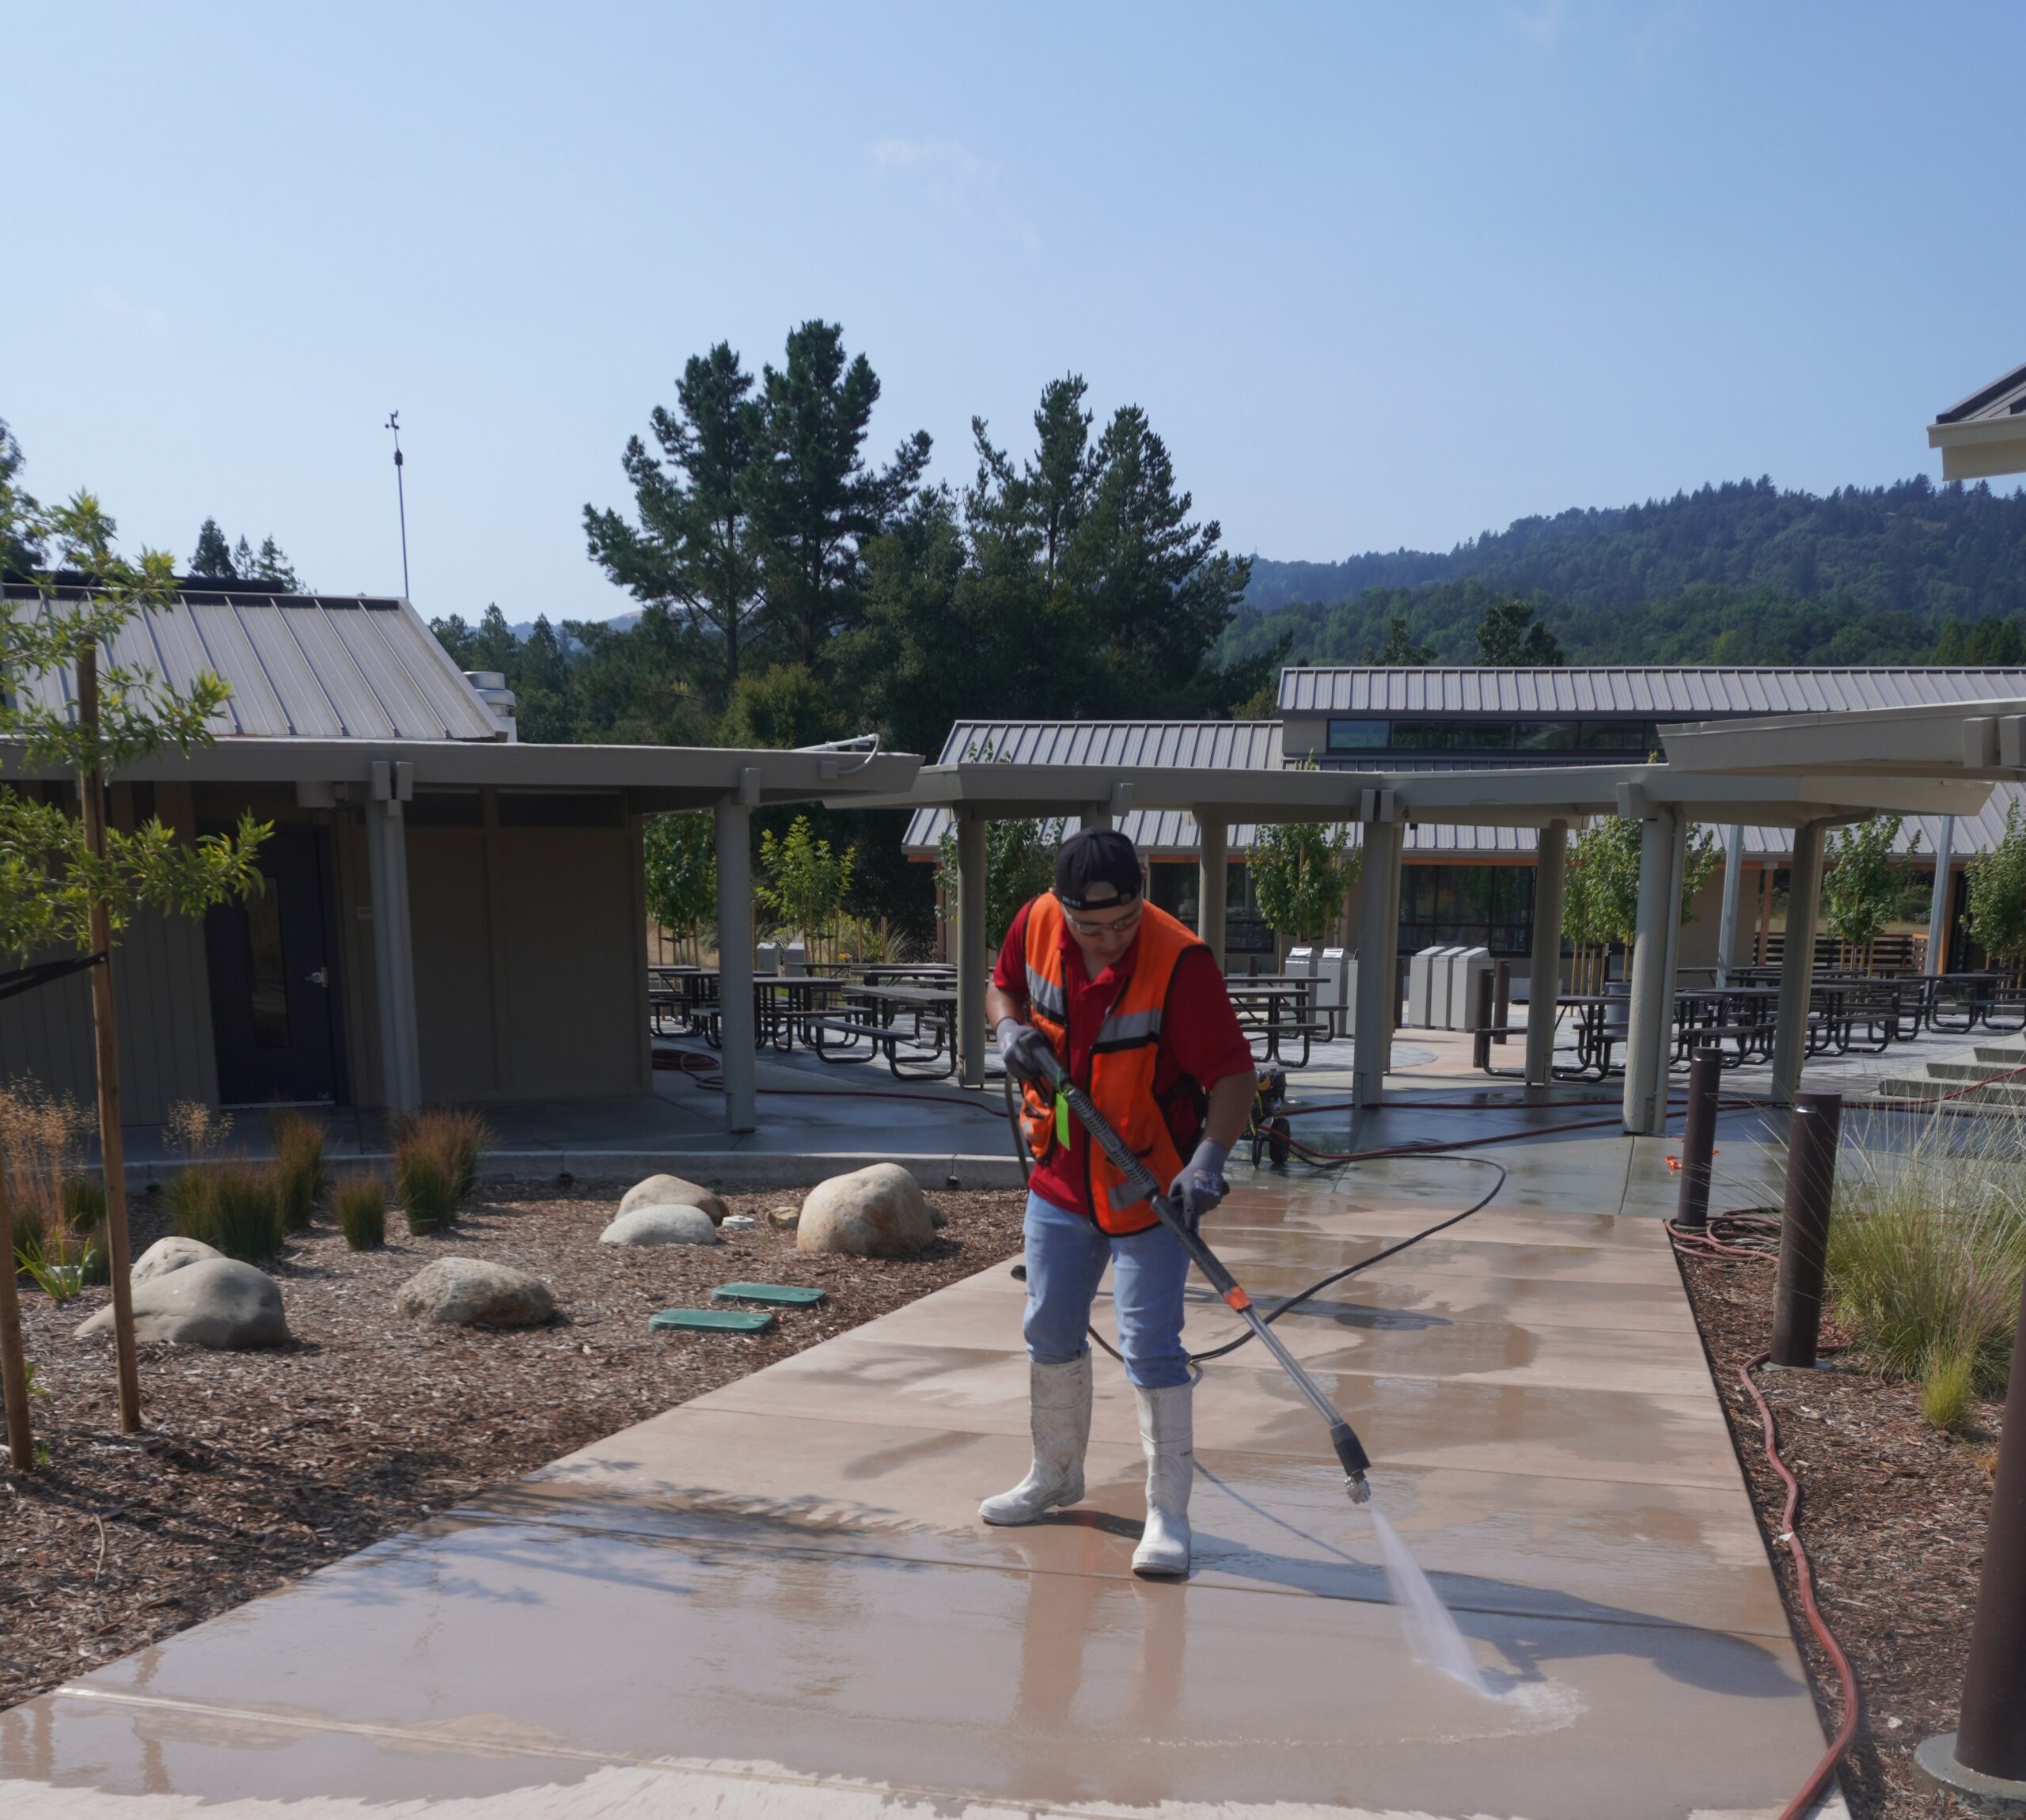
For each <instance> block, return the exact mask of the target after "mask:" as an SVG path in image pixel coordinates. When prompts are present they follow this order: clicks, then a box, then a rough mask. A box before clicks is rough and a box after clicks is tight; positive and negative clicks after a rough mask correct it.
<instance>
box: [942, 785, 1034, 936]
mask: <svg viewBox="0 0 2026 1820" xmlns="http://www.w3.org/2000/svg"><path fill="white" fill-rule="evenodd" d="M1061 845H1062V824H1061V822H1060V821H1057V820H1054V819H1053V818H1051V819H1050V820H1049V821H1035V820H1033V819H1031V818H1030V819H1027V820H1024V821H988V822H987V823H986V824H985V948H986V951H987V952H988V954H996V953H997V952H998V950H999V947H1000V943H1002V942H1004V941H1005V939H1006V931H1007V930H1008V929H1010V928H1011V927H1013V919H1014V918H1015V916H1018V915H1019V911H1020V906H1021V905H1022V904H1025V903H1027V902H1028V901H1030V900H1031V899H1034V898H1036V897H1040V896H1041V893H1043V892H1044V891H1045V890H1047V889H1049V887H1050V886H1052V885H1053V884H1054V883H1055V856H1056V854H1057V851H1058V850H1059V849H1060V847H1061ZM936 853H937V859H936V866H935V884H936V897H937V901H938V902H939V904H940V906H941V908H942V915H943V919H944V920H945V921H946V922H950V923H954V922H956V921H957V920H958V916H959V909H958V906H959V904H961V902H962V893H960V892H959V891H958V874H957V833H956V830H955V829H954V828H946V829H944V831H943V838H942V840H941V841H940V842H939V844H938V845H937V848H936Z"/></svg>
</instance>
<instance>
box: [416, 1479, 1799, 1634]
mask: <svg viewBox="0 0 2026 1820" xmlns="http://www.w3.org/2000/svg"><path fill="white" fill-rule="evenodd" d="M444 1515H446V1517H447V1518H450V1519H452V1520H453V1521H455V1522H458V1523H460V1524H462V1525H464V1526H467V1527H469V1528H474V1529H475V1528H478V1527H480V1526H489V1527H491V1528H494V1529H543V1530H554V1531H555V1532H556V1533H557V1534H560V1535H566V1536H567V1535H582V1534H590V1535H600V1536H617V1537H624V1538H627V1539H628V1540H632V1541H651V1542H657V1543H662V1544H665V1545H669V1546H671V1547H674V1548H678V1549H683V1550H684V1551H685V1552H686V1553H689V1554H691V1555H693V1556H699V1557H701V1556H705V1555H707V1554H708V1553H714V1552H716V1553H728V1554H736V1553H738V1552H739V1551H740V1550H741V1549H748V1550H751V1551H753V1552H754V1553H761V1554H776V1555H783V1556H789V1557H791V1558H793V1559H795V1560H812V1561H822V1560H833V1559H834V1558H835V1557H836V1556H839V1555H849V1556H852V1558H853V1559H854V1560H869V1561H885V1562H887V1563H888V1564H890V1565H893V1566H895V1567H911V1568H912V1567H923V1566H931V1567H934V1568H938V1569H941V1568H955V1569H957V1570H958V1571H959V1572H982V1573H992V1574H1000V1575H1005V1576H1007V1577H1008V1578H1011V1579H1033V1578H1034V1576H1035V1575H1052V1576H1053V1577H1055V1578H1057V1579H1072V1580H1077V1579H1100V1580H1114V1581H1117V1582H1120V1583H1125V1584H1130V1583H1133V1580H1134V1576H1133V1575H1132V1574H1131V1573H1130V1572H1125V1571H1120V1572H1110V1571H1107V1570H1106V1569H1105V1568H1051V1567H1030V1566H1027V1565H1025V1564H1017V1565H1016V1564H1014V1563H1012V1562H1010V1561H966V1560H951V1559H949V1558H948V1557H947V1556H941V1555H938V1556H933V1557H929V1556H922V1555H905V1554H897V1553H893V1551H891V1550H890V1549H865V1548H851V1547H844V1546H840V1547H837V1548H821V1547H818V1546H817V1545H814V1543H804V1544H802V1545H797V1544H795V1543H794V1542H782V1541H757V1540H751V1541H749V1540H746V1539H744V1538H738V1539H734V1538H730V1537H726V1538H722V1539H719V1540H715V1541H713V1540H711V1539H708V1538H703V1537H699V1536H684V1535H677V1534H672V1533H670V1531H668V1530H636V1529H629V1528H628V1527H626V1526H624V1525H621V1524H611V1523H594V1522H582V1523H570V1522H562V1521H560V1519H556V1518H554V1517H543V1516H537V1515H518V1514H517V1515H496V1514H495V1513H494V1512H492V1511H485V1510H478V1509H473V1508H470V1507H465V1506H462V1505H461V1506H459V1507H457V1509H455V1510H453V1511H446V1512H445V1513H444ZM411 1534H419V1532H411ZM1203 1539H1204V1538H1202V1537H1201V1534H1200V1532H1199V1536H1198V1541H1199V1542H1200V1541H1201V1540H1203ZM1317 1565H1318V1566H1321V1567H1326V1566H1328V1565H1330V1563H1328V1562H1318V1563H1317ZM1344 1565H1345V1566H1356V1567H1358V1568H1364V1569H1365V1570H1366V1571H1367V1572H1371V1573H1373V1574H1381V1575H1383V1572H1384V1571H1385V1570H1384V1568H1383V1565H1382V1564H1379V1562H1377V1561H1373V1562H1370V1563H1367V1562H1364V1561H1358V1560H1349V1561H1345V1563H1344ZM1230 1571H1231V1570H1229V1569H1227V1568H1223V1567H1222V1566H1221V1565H1220V1563H1219V1562H1218V1561H1217V1560H1216V1559H1214V1558H1212V1559H1209V1560H1199V1561H1198V1562H1197V1567H1196V1572H1197V1575H1201V1574H1204V1573H1217V1572H1230ZM1445 1571H1446V1570H1444V1569H1443V1568H1436V1570H1435V1572H1436V1574H1437V1575H1440V1574H1442V1573H1444V1572H1445ZM1185 1584H1186V1583H1185ZM1537 1590H1538V1591H1541V1592H1542V1593H1543V1594H1546V1595H1547V1596H1549V1597H1553V1596H1555V1595H1554V1589H1553V1588H1551V1587H1541V1588H1538V1589H1537ZM1205 1591H1211V1592H1224V1593H1239V1594H1246V1595H1249V1596H1252V1597H1257V1598H1320V1599H1329V1600H1330V1601H1332V1602H1336V1603H1339V1604H1342V1605H1368V1606H1387V1605H1391V1603H1392V1601H1391V1599H1390V1598H1360V1597H1359V1596H1358V1595H1357V1594H1355V1593H1333V1592H1324V1591H1318V1590H1315V1589H1311V1588H1307V1587H1280V1586H1234V1585H1232V1584H1231V1583H1229V1582H1228V1581H1227V1580H1219V1581H1217V1582H1216V1583H1214V1584H1211V1585H1206V1587H1205ZM1448 1605H1449V1608H1450V1610H1451V1611H1467V1612H1474V1613H1478V1614H1480V1615H1481V1616H1483V1617H1510V1618H1519V1619H1523V1620H1531V1621H1534V1622H1535V1623H1546V1624H1566V1623H1569V1622H1572V1620H1570V1619H1568V1618H1561V1617H1555V1616H1554V1615H1553V1614H1552V1613H1542V1612H1540V1611H1538V1610H1535V1609H1534V1608H1533V1607H1532V1606H1523V1605H1512V1606H1505V1605H1495V1604H1491V1603H1488V1602H1487V1603H1473V1602H1471V1601H1470V1600H1469V1599H1468V1598H1453V1599H1451V1600H1449V1601H1448ZM1582 1621H1583V1622H1584V1623H1585V1624H1599V1625H1617V1626H1619V1627H1621V1628H1622V1629H1627V1630H1675V1631H1682V1632H1686V1633H1687V1634H1688V1635H1690V1636H1706V1637H1729V1638H1747V1637H1751V1636H1760V1635H1764V1636H1786V1635H1789V1634H1790V1633H1789V1632H1786V1631H1785V1630H1784V1629H1782V1630H1780V1631H1770V1630H1769V1631H1766V1632H1757V1631H1736V1630H1721V1629H1711V1628H1710V1627H1709V1625H1700V1624H1689V1623H1687V1622H1686V1621H1683V1619H1680V1618H1671V1617H1649V1616H1648V1615H1647V1614H1645V1613H1642V1612H1635V1613H1630V1614H1628V1615H1627V1616H1626V1617H1596V1616H1595V1615H1593V1614H1592V1613H1584V1617H1583V1619H1582Z"/></svg>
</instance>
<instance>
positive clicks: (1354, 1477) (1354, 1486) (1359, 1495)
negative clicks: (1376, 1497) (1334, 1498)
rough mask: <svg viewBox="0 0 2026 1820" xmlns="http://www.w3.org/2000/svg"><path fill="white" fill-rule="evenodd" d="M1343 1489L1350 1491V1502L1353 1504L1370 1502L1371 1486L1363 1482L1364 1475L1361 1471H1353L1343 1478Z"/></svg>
mask: <svg viewBox="0 0 2026 1820" xmlns="http://www.w3.org/2000/svg"><path fill="white" fill-rule="evenodd" d="M1344 1489H1345V1491H1347V1492H1349V1493H1350V1495H1351V1502H1352V1503H1354V1504H1368V1503H1371V1502H1372V1487H1371V1486H1370V1485H1368V1484H1366V1483H1365V1477H1364V1473H1351V1474H1350V1475H1349V1477H1347V1478H1345V1481H1344Z"/></svg>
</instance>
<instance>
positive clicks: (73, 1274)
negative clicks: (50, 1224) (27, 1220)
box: [14, 1225, 89, 1305]
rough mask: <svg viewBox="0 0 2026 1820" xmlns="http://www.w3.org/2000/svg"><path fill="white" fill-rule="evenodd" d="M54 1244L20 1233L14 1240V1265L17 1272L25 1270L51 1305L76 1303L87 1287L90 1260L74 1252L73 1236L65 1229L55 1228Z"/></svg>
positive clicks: (87, 1254) (87, 1255)
mask: <svg viewBox="0 0 2026 1820" xmlns="http://www.w3.org/2000/svg"><path fill="white" fill-rule="evenodd" d="M53 1230H54V1232H55V1242H45V1240H44V1238H40V1237H37V1236H36V1235H35V1234H30V1233H18V1232H17V1234H16V1235H15V1238H14V1265H15V1268H17V1270H22V1271H25V1272H27V1273H28V1278H29V1280H30V1281H32V1283H34V1284H35V1286H36V1288H38V1289H40V1291H42V1292H43V1294H44V1295H47V1297H48V1298H49V1299H50V1300H51V1302H56V1303H59V1305H60V1304H62V1303H63V1302H72V1301H75V1300H76V1299H77V1298H78V1295H81V1294H82V1292H83V1290H84V1287H85V1257H89V1249H88V1250H87V1252H86V1253H85V1257H80V1256H78V1255H76V1254H75V1253H74V1252H73V1251H72V1249H71V1246H70V1234H69V1233H68V1232H67V1231H66V1230H65V1229H64V1228H63V1227H62V1226H60V1225H59V1226H57V1227H55V1228H54V1229H53Z"/></svg>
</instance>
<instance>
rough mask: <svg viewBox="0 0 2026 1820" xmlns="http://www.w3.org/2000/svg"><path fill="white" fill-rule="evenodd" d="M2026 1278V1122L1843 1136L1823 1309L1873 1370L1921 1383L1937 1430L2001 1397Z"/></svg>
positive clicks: (1942, 1120) (1932, 1125)
mask: <svg viewBox="0 0 2026 1820" xmlns="http://www.w3.org/2000/svg"><path fill="white" fill-rule="evenodd" d="M1868 1140H1870V1141H1868ZM2023 1278H2026V1120H2022V1119H2020V1117H2017V1116H2016V1115H2009V1114H2006V1113H1991V1114H1990V1115H1988V1116H1986V1115H1982V1114H1980V1115H1979V1116H1977V1117H1972V1118H1967V1119H1965V1118H1951V1117H1946V1116H1944V1115H1941V1114H1938V1113H1927V1114H1923V1115H1919V1116H1918V1117H1917V1118H1916V1119H1915V1120H1914V1121H1913V1122H1912V1123H1910V1124H1909V1123H1908V1122H1906V1120H1880V1121H1879V1122H1878V1123H1877V1124H1876V1125H1866V1124H1857V1125H1855V1126H1853V1127H1851V1128H1846V1136H1845V1140H1844V1147H1843V1151H1842V1156H1841V1158H1839V1167H1838V1181H1837V1185H1836V1201H1835V1211H1834V1217H1833V1218H1832V1219H1831V1223H1830V1229H1829V1294H1830V1299H1831V1305H1832V1306H1833V1308H1834V1312H1835V1315H1836V1318H1837V1319H1838V1321H1840V1322H1841V1323H1842V1325H1843V1326H1845V1327H1846V1328H1847V1329H1849V1330H1850V1333H1851V1334H1852V1336H1853V1338H1854V1340H1855V1341H1856V1344H1857V1350H1858V1352H1859V1353H1860V1355H1861V1356H1862V1357H1863V1358H1864V1359H1865V1360H1866V1362H1867V1363H1869V1364H1871V1365H1872V1366H1873V1367H1875V1368H1876V1369H1877V1370H1878V1371H1880V1372H1881V1373H1883V1374H1885V1375H1886V1376H1888V1377H1892V1378H1903V1379H1906V1380H1909V1381H1910V1382H1915V1383H1918V1384H1919V1385H1920V1386H1922V1405H1923V1408H1924V1409H1925V1413H1926V1415H1927V1418H1928V1420H1929V1421H1931V1422H1933V1424H1935V1426H1936V1427H1937V1428H1944V1429H1946V1428H1957V1427H1960V1425H1961V1424H1962V1423H1963V1421H1964V1420H1966V1419H1967V1416H1968V1414H1969V1412H1970V1409H1971V1405H1972V1403H1973V1402H1974V1400H1975V1398H1976V1397H1979V1396H1997V1395H1998V1394H2000V1393H2002V1391H2003V1390H2004V1389H2005V1376H2006V1372H2007V1370H2008V1367H2009V1362H2010V1358H2011V1352H2012V1338H2013V1327H2014V1325H2015V1323H2016V1321H2017V1317H2018V1311H2019V1295H2020V1283H2021V1280H2022V1279H2023Z"/></svg>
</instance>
